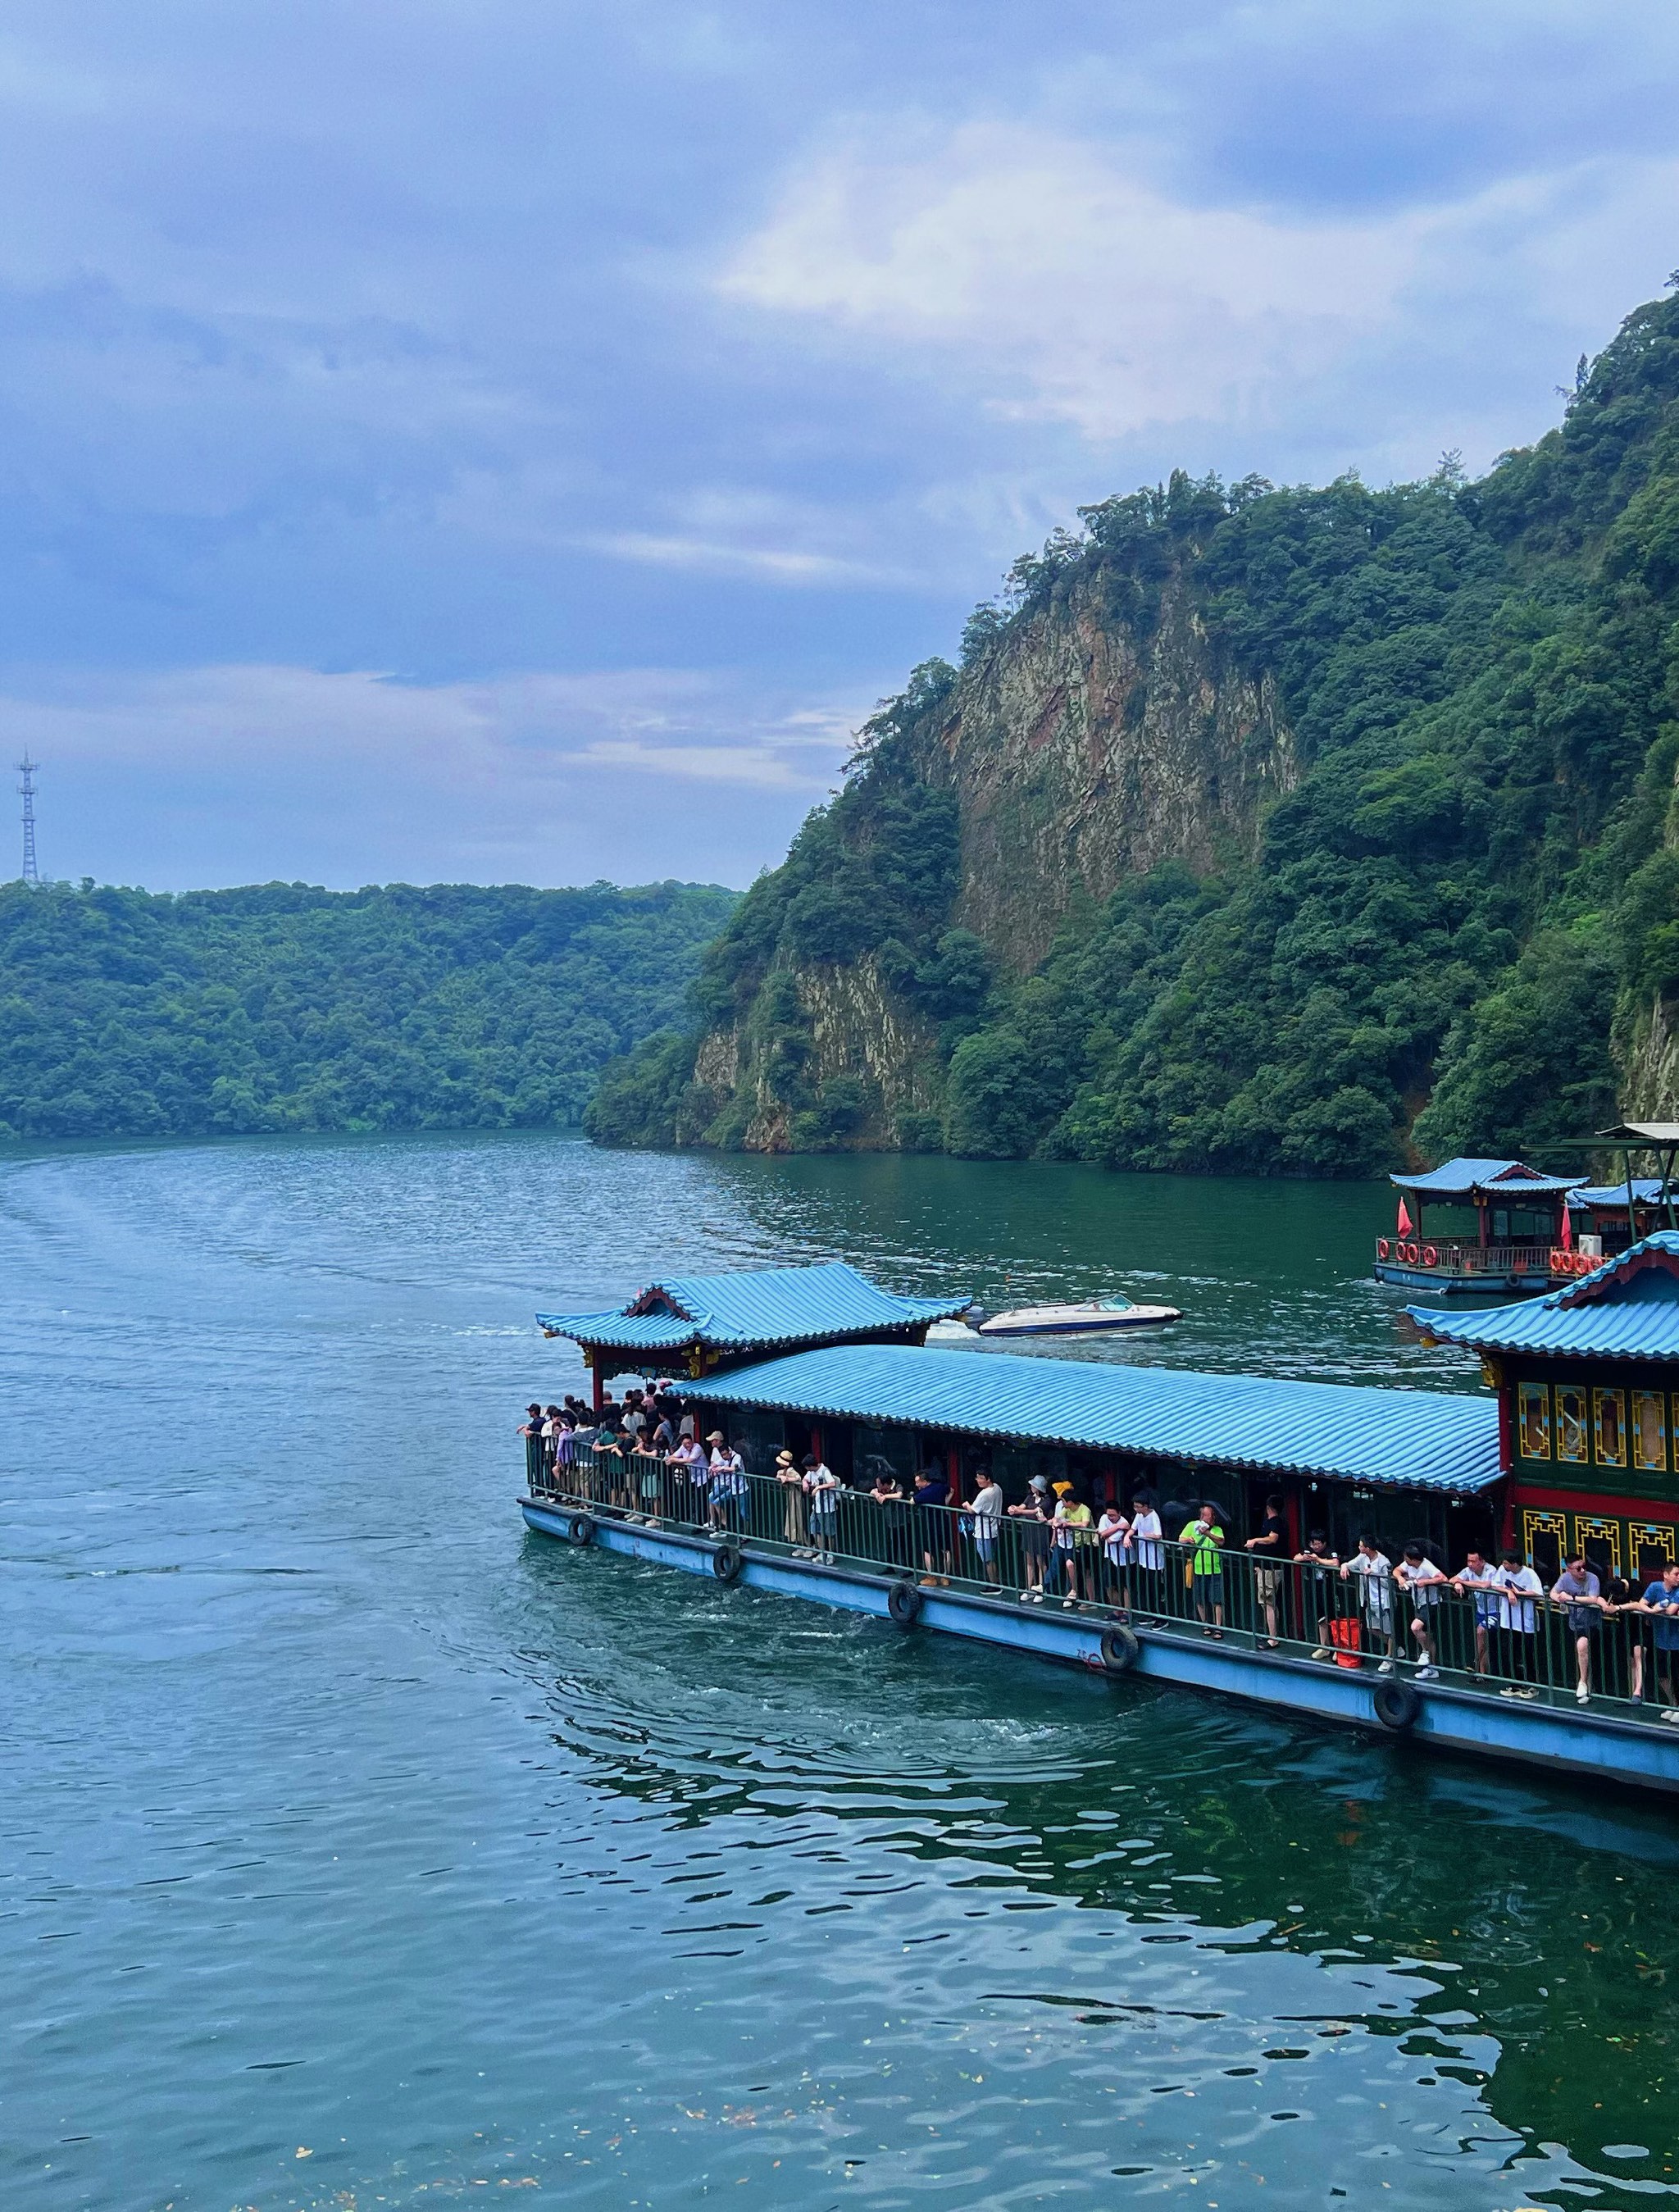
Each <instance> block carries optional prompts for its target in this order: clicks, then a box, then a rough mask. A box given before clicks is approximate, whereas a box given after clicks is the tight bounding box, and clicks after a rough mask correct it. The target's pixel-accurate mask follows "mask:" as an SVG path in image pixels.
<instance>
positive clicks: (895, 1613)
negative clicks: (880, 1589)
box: [886, 1583, 922, 1628]
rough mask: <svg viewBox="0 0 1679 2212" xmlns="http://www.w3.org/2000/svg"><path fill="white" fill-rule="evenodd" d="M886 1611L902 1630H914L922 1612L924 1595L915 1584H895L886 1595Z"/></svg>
mask: <svg viewBox="0 0 1679 2212" xmlns="http://www.w3.org/2000/svg"><path fill="white" fill-rule="evenodd" d="M886 1610H887V1612H888V1613H891V1617H892V1619H893V1620H895V1621H896V1622H897V1625H898V1626H899V1627H900V1628H913V1627H914V1626H915V1625H916V1621H918V1620H920V1619H921V1611H922V1594H921V1592H920V1591H919V1590H918V1589H916V1585H915V1584H914V1583H893V1584H892V1586H891V1589H890V1590H888V1591H887V1593H886Z"/></svg>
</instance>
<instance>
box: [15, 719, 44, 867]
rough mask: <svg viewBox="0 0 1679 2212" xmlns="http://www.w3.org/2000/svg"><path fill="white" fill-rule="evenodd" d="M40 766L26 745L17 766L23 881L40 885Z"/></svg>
mask: <svg viewBox="0 0 1679 2212" xmlns="http://www.w3.org/2000/svg"><path fill="white" fill-rule="evenodd" d="M39 767H40V762H39V761H32V760H31V759H30V757H29V749H28V747H27V745H26V746H25V747H24V750H23V757H22V759H21V761H20V762H19V763H18V764H17V772H18V774H19V775H21V777H22V778H23V781H22V782H21V784H19V786H18V789H19V791H21V793H22V794H23V880H24V882H25V883H26V884H38V883H39V882H40V879H41V878H40V869H39V868H38V867H37V866H35V770H36V769H38V768H39Z"/></svg>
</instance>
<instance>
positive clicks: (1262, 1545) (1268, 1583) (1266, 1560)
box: [1244, 1498, 1288, 1651]
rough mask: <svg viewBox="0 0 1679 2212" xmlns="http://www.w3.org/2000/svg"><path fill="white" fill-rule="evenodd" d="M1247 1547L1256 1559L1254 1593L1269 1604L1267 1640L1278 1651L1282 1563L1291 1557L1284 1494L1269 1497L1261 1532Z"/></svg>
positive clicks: (1254, 1560)
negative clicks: (1282, 1495)
mask: <svg viewBox="0 0 1679 2212" xmlns="http://www.w3.org/2000/svg"><path fill="white" fill-rule="evenodd" d="M1244 1550H1245V1551H1246V1552H1247V1553H1248V1555H1249V1557H1250V1559H1252V1561H1253V1594H1254V1595H1255V1597H1256V1598H1257V1599H1258V1601H1259V1602H1260V1604H1261V1605H1262V1606H1263V1607H1264V1608H1265V1641H1266V1642H1267V1644H1269V1645H1270V1647H1271V1649H1272V1650H1273V1651H1274V1650H1276V1648H1277V1641H1278V1638H1279V1637H1280V1635H1281V1629H1280V1628H1279V1626H1278V1611H1277V1601H1278V1599H1279V1598H1280V1597H1281V1595H1282V1563H1283V1561H1284V1560H1285V1559H1287V1557H1288V1523H1287V1521H1285V1520H1284V1518H1283V1512H1282V1500H1281V1498H1267V1499H1266V1501H1265V1518H1264V1519H1263V1520H1262V1522H1260V1524H1259V1534H1257V1535H1256V1536H1250V1537H1249V1539H1248V1541H1247V1543H1246V1544H1245V1546H1244Z"/></svg>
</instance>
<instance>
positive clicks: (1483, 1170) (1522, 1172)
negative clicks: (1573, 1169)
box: [1388, 1159, 1584, 1198]
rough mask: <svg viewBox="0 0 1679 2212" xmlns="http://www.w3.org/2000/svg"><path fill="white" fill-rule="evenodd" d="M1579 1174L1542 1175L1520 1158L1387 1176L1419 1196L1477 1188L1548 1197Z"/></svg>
mask: <svg viewBox="0 0 1679 2212" xmlns="http://www.w3.org/2000/svg"><path fill="white" fill-rule="evenodd" d="M1583 1180H1584V1178H1583V1177H1582V1176H1542V1175H1540V1174H1538V1173H1537V1172H1536V1170H1534V1169H1532V1168H1530V1167H1529V1166H1528V1165H1527V1164H1526V1162H1525V1161H1523V1160H1477V1159H1461V1160H1447V1161H1445V1163H1444V1164H1442V1165H1441V1166H1439V1167H1437V1168H1431V1169H1430V1170H1429V1171H1428V1173H1427V1175H1396V1176H1389V1177H1388V1181H1389V1182H1393V1183H1397V1184H1398V1186H1399V1188H1400V1189H1401V1190H1414V1191H1415V1192H1416V1194H1417V1195H1418V1196H1419V1197H1420V1198H1470V1197H1472V1196H1473V1195H1474V1194H1475V1192H1476V1191H1478V1190H1496V1191H1497V1193H1498V1194H1499V1196H1500V1198H1504V1197H1512V1198H1514V1197H1519V1198H1549V1197H1553V1196H1554V1194H1556V1193H1557V1192H1558V1191H1560V1190H1572V1189H1573V1188H1574V1186H1575V1184H1576V1183H1578V1182H1582V1181H1583Z"/></svg>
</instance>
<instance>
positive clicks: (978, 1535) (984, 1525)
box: [970, 1467, 1003, 1583]
mask: <svg viewBox="0 0 1679 2212" xmlns="http://www.w3.org/2000/svg"><path fill="white" fill-rule="evenodd" d="M976 1480H977V1482H978V1484H979V1487H978V1489H977V1490H976V1491H975V1492H974V1502H973V1505H972V1507H971V1509H970V1510H971V1511H972V1514H973V1516H974V1517H973V1541H974V1550H975V1552H976V1553H977V1555H978V1558H979V1563H980V1566H981V1567H982V1570H983V1571H984V1575H985V1579H986V1581H987V1582H989V1583H995V1582H996V1581H997V1579H998V1568H997V1532H998V1530H999V1529H1000V1528H1001V1527H1002V1521H1003V1493H1002V1492H1001V1489H1000V1488H999V1487H998V1485H997V1479H996V1477H995V1475H994V1474H992V1472H991V1470H990V1468H989V1467H982V1468H981V1469H980V1470H979V1474H978V1475H977V1477H976Z"/></svg>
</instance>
